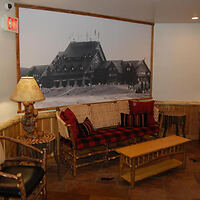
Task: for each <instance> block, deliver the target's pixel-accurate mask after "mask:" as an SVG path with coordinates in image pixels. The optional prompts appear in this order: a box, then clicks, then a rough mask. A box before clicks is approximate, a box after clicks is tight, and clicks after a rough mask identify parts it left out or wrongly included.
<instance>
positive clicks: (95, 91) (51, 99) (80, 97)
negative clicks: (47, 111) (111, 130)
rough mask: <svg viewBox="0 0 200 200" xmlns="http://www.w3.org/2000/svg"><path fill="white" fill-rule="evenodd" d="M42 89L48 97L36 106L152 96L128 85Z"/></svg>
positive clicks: (54, 105)
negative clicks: (136, 90)
mask: <svg viewBox="0 0 200 200" xmlns="http://www.w3.org/2000/svg"><path fill="white" fill-rule="evenodd" d="M42 91H43V93H44V95H45V97H46V99H45V101H41V102H37V103H36V104H35V107H36V108H44V107H56V106H63V105H71V104H84V103H94V102H104V101H112V100H121V99H132V98H145V97H150V92H149V91H148V92H145V93H136V92H135V88H134V87H133V88H130V89H128V86H127V85H96V86H85V87H59V88H49V89H47V88H43V89H42Z"/></svg>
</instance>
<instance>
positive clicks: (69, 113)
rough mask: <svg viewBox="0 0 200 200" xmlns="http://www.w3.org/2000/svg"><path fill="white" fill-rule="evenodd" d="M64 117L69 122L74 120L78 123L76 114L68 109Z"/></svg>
mask: <svg viewBox="0 0 200 200" xmlns="http://www.w3.org/2000/svg"><path fill="white" fill-rule="evenodd" d="M64 117H65V118H66V119H68V120H74V121H76V122H78V120H77V118H76V116H75V114H74V113H73V112H72V111H71V110H70V109H69V108H66V110H65V111H64Z"/></svg>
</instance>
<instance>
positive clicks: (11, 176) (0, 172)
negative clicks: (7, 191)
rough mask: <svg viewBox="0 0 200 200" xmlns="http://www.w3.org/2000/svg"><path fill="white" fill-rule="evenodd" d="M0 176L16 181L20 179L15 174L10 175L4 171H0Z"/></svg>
mask: <svg viewBox="0 0 200 200" xmlns="http://www.w3.org/2000/svg"><path fill="white" fill-rule="evenodd" d="M0 176H3V177H5V178H11V179H16V180H17V179H18V178H17V176H16V175H14V174H8V173H5V172H2V171H0ZM4 184H5V183H4Z"/></svg>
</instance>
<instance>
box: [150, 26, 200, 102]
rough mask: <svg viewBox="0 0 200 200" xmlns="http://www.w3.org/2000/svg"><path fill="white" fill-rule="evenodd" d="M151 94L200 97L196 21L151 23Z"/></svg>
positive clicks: (199, 33) (189, 98)
mask: <svg viewBox="0 0 200 200" xmlns="http://www.w3.org/2000/svg"><path fill="white" fill-rule="evenodd" d="M153 98H155V99H157V100H184V101H200V24H199V23H191V24H189V23H187V24H184V23H180V24H176V23H173V24H172V23H171V24H167V23H162V24H156V25H155V40H154V67H153Z"/></svg>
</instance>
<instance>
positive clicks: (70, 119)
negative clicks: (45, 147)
mask: <svg viewBox="0 0 200 200" xmlns="http://www.w3.org/2000/svg"><path fill="white" fill-rule="evenodd" d="M60 118H61V119H62V120H63V121H64V122H65V123H66V124H70V125H71V127H72V132H73V136H74V138H78V137H79V134H80V132H79V128H78V120H77V118H76V116H75V114H74V113H73V112H72V111H71V110H70V109H69V108H67V109H66V110H65V111H64V112H61V113H60Z"/></svg>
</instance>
